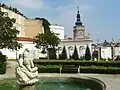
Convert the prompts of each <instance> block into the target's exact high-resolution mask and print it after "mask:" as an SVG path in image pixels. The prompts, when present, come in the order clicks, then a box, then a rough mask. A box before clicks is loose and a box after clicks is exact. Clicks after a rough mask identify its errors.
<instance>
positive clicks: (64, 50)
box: [60, 46, 67, 60]
mask: <svg viewBox="0 0 120 90" xmlns="http://www.w3.org/2000/svg"><path fill="white" fill-rule="evenodd" d="M60 59H63V60H65V59H67V53H66V49H65V46H64V47H63V51H62V53H61V54H60Z"/></svg>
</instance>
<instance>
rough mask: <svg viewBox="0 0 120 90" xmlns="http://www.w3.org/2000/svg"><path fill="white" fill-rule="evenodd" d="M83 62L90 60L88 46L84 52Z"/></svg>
mask: <svg viewBox="0 0 120 90" xmlns="http://www.w3.org/2000/svg"><path fill="white" fill-rule="evenodd" d="M85 60H91V53H90V49H89V47H88V45H87V47H86V50H85Z"/></svg>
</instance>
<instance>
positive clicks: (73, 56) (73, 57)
mask: <svg viewBox="0 0 120 90" xmlns="http://www.w3.org/2000/svg"><path fill="white" fill-rule="evenodd" d="M72 59H74V60H78V59H79V56H78V52H77V48H76V45H75V49H74V53H73V55H72Z"/></svg>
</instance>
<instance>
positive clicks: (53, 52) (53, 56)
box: [49, 48, 56, 59]
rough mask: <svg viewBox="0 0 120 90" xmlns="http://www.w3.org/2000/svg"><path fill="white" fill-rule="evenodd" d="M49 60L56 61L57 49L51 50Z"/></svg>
mask: <svg viewBox="0 0 120 90" xmlns="http://www.w3.org/2000/svg"><path fill="white" fill-rule="evenodd" d="M49 58H50V59H56V50H55V48H49Z"/></svg>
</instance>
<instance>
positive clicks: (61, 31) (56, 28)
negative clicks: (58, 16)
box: [50, 24, 64, 39]
mask: <svg viewBox="0 0 120 90" xmlns="http://www.w3.org/2000/svg"><path fill="white" fill-rule="evenodd" d="M50 31H52V32H54V33H55V34H56V35H57V36H58V37H59V39H64V27H63V26H61V25H57V24H55V25H54V24H52V25H51V26H50Z"/></svg>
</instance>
